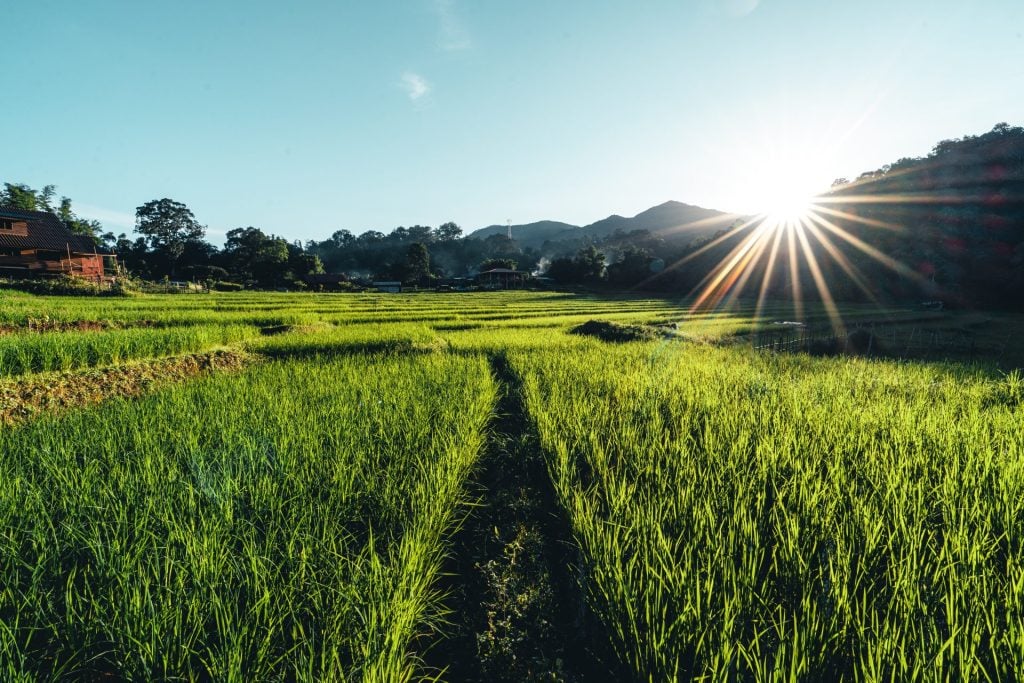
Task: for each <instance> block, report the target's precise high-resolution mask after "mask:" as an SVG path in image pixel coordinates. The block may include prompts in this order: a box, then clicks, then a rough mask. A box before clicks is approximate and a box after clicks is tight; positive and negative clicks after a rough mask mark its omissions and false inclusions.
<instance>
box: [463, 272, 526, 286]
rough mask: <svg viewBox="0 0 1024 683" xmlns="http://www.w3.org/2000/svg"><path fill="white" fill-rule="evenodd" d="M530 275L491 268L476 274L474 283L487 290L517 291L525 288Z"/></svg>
mask: <svg viewBox="0 0 1024 683" xmlns="http://www.w3.org/2000/svg"><path fill="white" fill-rule="evenodd" d="M529 277H530V274H529V273H527V272H525V271H522V270H512V269H511V268H491V269H490V270H485V271H483V272H481V273H478V274H477V276H476V283H477V284H478V285H480V286H481V287H485V288H487V289H519V288H522V287H524V286H526V281H527V280H528V279H529Z"/></svg>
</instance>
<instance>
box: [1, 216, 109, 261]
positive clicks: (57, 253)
mask: <svg viewBox="0 0 1024 683" xmlns="http://www.w3.org/2000/svg"><path fill="white" fill-rule="evenodd" d="M104 255H105V252H103V251H101V250H99V249H97V247H96V245H95V244H93V241H92V240H91V239H89V238H88V237H85V236H84V235H76V234H75V233H73V232H71V231H70V230H68V228H67V226H65V225H64V223H62V222H61V220H60V219H59V218H57V216H55V215H54V214H52V213H49V212H48V211H22V210H21V209H11V208H7V207H3V206H0V276H6V277H35V276H38V275H60V274H64V275H73V276H76V277H84V278H89V279H100V278H103V277H104V269H103V257H104Z"/></svg>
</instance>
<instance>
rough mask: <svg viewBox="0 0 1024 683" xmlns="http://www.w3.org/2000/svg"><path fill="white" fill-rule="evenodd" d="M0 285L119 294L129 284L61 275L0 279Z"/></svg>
mask: <svg viewBox="0 0 1024 683" xmlns="http://www.w3.org/2000/svg"><path fill="white" fill-rule="evenodd" d="M0 287H3V288H6V289H16V290H19V291H22V292H28V293H30V294H43V295H61V296H121V295H125V294H129V293H130V292H129V288H130V285H128V284H124V285H122V284H121V283H120V282H118V283H116V284H113V285H109V284H106V283H97V282H92V281H90V280H85V279H82V278H77V277H71V276H69V275H61V276H59V277H54V278H38V279H31V280H28V279H26V280H6V281H0Z"/></svg>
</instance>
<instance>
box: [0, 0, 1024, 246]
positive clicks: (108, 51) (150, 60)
mask: <svg viewBox="0 0 1024 683" xmlns="http://www.w3.org/2000/svg"><path fill="white" fill-rule="evenodd" d="M3 24H4V31H3V33H4V37H5V47H4V50H3V53H2V56H0V67H2V72H3V74H4V82H5V85H6V87H5V97H4V100H5V105H6V106H5V107H4V109H3V114H0V124H2V130H3V139H4V153H3V156H2V157H0V180H3V181H8V182H11V181H14V182H23V183H28V184H29V185H32V186H35V187H38V186H42V185H44V184H47V183H53V184H56V185H57V186H58V193H59V194H64V195H68V196H71V197H72V198H73V199H74V200H75V205H76V207H77V209H78V211H79V212H80V213H82V214H86V215H91V216H94V217H97V218H99V219H101V220H102V221H103V222H104V225H105V226H106V227H107V228H108V229H111V230H114V231H115V232H120V231H123V230H127V229H130V227H131V224H132V221H133V215H134V211H135V207H136V206H138V205H140V204H142V203H144V202H146V201H148V200H150V199H154V198H160V197H170V198H173V199H176V200H178V201H183V202H185V203H186V204H188V205H189V207H190V208H192V210H193V211H194V212H195V214H196V217H197V218H198V219H199V220H200V221H201V222H202V223H204V224H206V225H208V226H209V234H208V237H209V238H210V239H211V241H214V242H219V241H221V240H222V236H223V233H224V232H226V231H227V230H230V229H231V228H234V227H239V226H247V225H254V226H257V227H260V228H262V229H264V230H265V231H267V232H272V233H275V234H279V235H283V236H285V237H287V238H289V239H303V240H306V239H322V238H324V237H326V236H328V235H329V234H330V233H331V232H333V231H334V230H337V229H340V228H346V229H349V230H351V231H353V232H357V233H358V232H362V231H363V230H367V229H377V230H382V231H385V232H387V231H390V230H391V229H392V228H394V227H396V226H398V225H413V224H417V223H418V224H425V225H438V224H440V223H442V222H444V221H447V220H454V221H456V222H457V223H459V224H460V225H461V226H462V227H463V228H464V229H466V230H467V231H469V230H471V229H475V228H478V227H482V226H484V225H488V224H491V223H504V222H505V220H506V219H510V220H512V222H513V223H525V222H529V221H533V220H540V219H554V220H563V221H566V222H571V223H576V224H585V223H589V222H592V221H594V220H597V219H600V218H603V217H605V216H607V215H608V214H611V213H619V214H623V215H633V214H635V213H637V212H639V211H642V210H643V209H645V208H648V207H650V206H652V205H655V204H658V203H661V202H663V201H666V200H669V199H675V200H679V201H684V202H688V203H692V204H699V205H702V206H707V207H711V208H718V209H722V210H731V211H738V212H754V211H757V210H759V209H761V208H765V207H764V205H765V204H766V203H768V202H770V201H772V197H774V196H777V195H780V194H789V193H791V194H803V193H811V192H813V191H814V190H816V189H819V188H821V187H827V186H828V185H829V183H830V182H831V181H832V180H833V179H834V178H836V177H841V176H853V175H856V174H858V173H859V172H861V171H865V170H870V169H874V168H876V167H878V166H880V165H881V164H884V163H887V162H890V161H894V160H896V159H897V158H899V157H902V156H917V155H923V154H926V153H927V152H928V151H929V149H930V148H931V147H932V145H934V143H936V142H938V141H939V140H941V139H944V138H950V137H959V136H961V135H964V134H978V133H982V132H985V131H987V130H989V129H990V128H991V127H992V125H993V124H995V123H997V122H1000V121H1006V122H1008V123H1011V124H1015V125H1020V124H1022V123H1024V37H1022V32H1024V2H1021V1H1020V0H974V1H973V2H959V1H958V2H952V1H948V0H902V1H901V0H886V1H882V0H858V1H857V2H808V1H807V0H760V1H759V2H758V1H757V0H694V1H693V2H686V1H684V0H674V1H671V2H669V1H658V0H650V1H647V2H611V1H608V2H604V1H598V0H588V1H586V2H584V1H560V2H551V1H550V0H549V1H539V2H534V1H531V0H520V1H518V2H514V3H513V2H497V1H494V0H477V1H476V2H472V3H471V2H468V1H465V0H462V1H460V0H407V1H405V2H389V1H381V2H365V3H356V2H341V1H327V0H305V1H299V0H296V1H295V2H279V1H276V0H275V1H273V2H264V1H262V0H250V1H248V2H226V1H215V0H206V1H203V2H199V1H194V0H178V1H176V2H168V3H156V2H138V1H137V0H133V1H116V2H115V1H109V0H94V1H85V0H74V1H72V0H33V1H32V2H28V3H18V4H17V5H15V6H14V7H12V8H7V9H5V10H4V13H3Z"/></svg>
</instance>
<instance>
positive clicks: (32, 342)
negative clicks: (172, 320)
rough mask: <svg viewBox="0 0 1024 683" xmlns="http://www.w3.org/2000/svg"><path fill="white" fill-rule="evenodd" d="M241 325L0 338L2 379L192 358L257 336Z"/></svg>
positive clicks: (23, 335) (253, 330)
mask: <svg viewBox="0 0 1024 683" xmlns="http://www.w3.org/2000/svg"><path fill="white" fill-rule="evenodd" d="M257 333H258V330H256V329H255V328H252V327H245V326H242V325H206V326H195V327H186V328H173V329H125V330H108V331H104V332H45V333H42V334H24V333H23V334H11V335H5V336H0V377H3V376H12V375H22V374H26V373H32V372H46V371H51V370H74V369H76V368H83V367H95V366H99V365H113V364H116V363H120V362H123V361H127V360H134V359H142V358H156V357H160V356H169V355H173V354H177V353H194V352H198V351H204V350H206V349H209V348H212V347H215V346H221V345H224V344H231V343H234V342H237V341H241V340H243V339H247V338H250V337H253V336H255V335H256V334H257Z"/></svg>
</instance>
